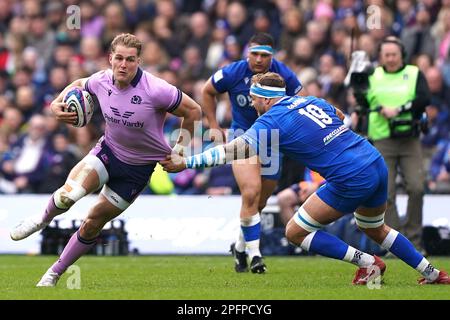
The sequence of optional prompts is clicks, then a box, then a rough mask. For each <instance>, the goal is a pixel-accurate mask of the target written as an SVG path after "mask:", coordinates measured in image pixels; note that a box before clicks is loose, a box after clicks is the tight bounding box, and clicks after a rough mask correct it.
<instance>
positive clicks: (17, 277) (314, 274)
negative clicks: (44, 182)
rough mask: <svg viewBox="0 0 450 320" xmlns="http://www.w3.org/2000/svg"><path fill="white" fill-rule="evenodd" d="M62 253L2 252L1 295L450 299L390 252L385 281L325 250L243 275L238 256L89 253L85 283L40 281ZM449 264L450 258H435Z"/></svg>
mask: <svg viewBox="0 0 450 320" xmlns="http://www.w3.org/2000/svg"><path fill="white" fill-rule="evenodd" d="M55 260H56V257H55V256H53V257H51V256H50V257H49V256H12V255H4V256H0V270H1V271H0V283H1V284H2V290H0V299H151V300H166V299H170V300H191V299H200V300H240V299H245V300H279V299H282V300H303V299H327V300H328V299H351V300H355V299H404V300H414V299H450V286H436V285H427V286H419V285H417V282H416V280H417V278H418V277H419V274H418V273H417V272H416V271H415V270H413V269H411V268H410V267H408V266H407V265H406V264H404V263H403V262H401V261H400V260H397V259H386V260H385V262H386V264H387V271H386V274H385V276H384V284H382V285H381V288H378V289H377V288H375V289H369V288H368V287H367V286H358V287H356V286H352V285H351V280H352V278H353V275H354V273H355V270H356V267H355V266H352V265H350V264H348V263H344V262H340V261H335V260H331V259H325V258H319V257H267V258H266V264H267V266H268V272H267V274H264V275H258V274H252V273H245V274H237V273H235V272H234V269H233V259H232V257H231V256H142V257H83V258H81V259H80V260H79V261H77V263H76V265H77V266H78V267H79V268H80V271H81V273H80V279H81V283H80V289H68V287H67V283H68V281H67V280H68V279H69V278H70V277H71V275H70V274H65V275H64V276H63V277H62V278H61V279H60V281H59V283H58V286H57V287H56V288H36V287H35V285H36V283H37V282H38V281H39V279H40V277H41V276H42V274H43V273H44V272H45V271H46V270H47V268H48V267H49V266H50V265H51V264H52V263H53V262H54V261H55ZM429 260H430V261H431V262H432V263H433V264H434V265H435V266H436V267H437V268H442V269H444V270H448V271H450V258H440V257H431V258H430V259H429Z"/></svg>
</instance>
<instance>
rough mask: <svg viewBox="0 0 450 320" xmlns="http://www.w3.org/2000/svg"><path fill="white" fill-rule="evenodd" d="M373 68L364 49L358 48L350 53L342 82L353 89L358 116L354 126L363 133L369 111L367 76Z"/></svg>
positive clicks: (365, 129) (365, 128)
mask: <svg viewBox="0 0 450 320" xmlns="http://www.w3.org/2000/svg"><path fill="white" fill-rule="evenodd" d="M374 70H375V68H374V66H373V65H372V63H371V62H370V59H369V56H368V54H367V53H366V52H365V51H362V50H358V51H355V52H353V53H352V60H351V64H350V68H349V70H348V73H347V76H346V77H345V80H344V84H345V86H346V87H350V88H352V90H353V96H354V97H355V99H356V102H357V105H356V108H355V112H356V114H357V116H358V121H357V124H356V126H355V128H354V130H355V131H356V132H360V133H365V132H366V131H367V117H366V115H367V114H368V112H369V109H368V106H367V103H366V97H365V96H366V93H367V91H368V90H369V76H370V75H371V74H372V73H373V72H374Z"/></svg>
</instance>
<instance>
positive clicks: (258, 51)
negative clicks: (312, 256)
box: [202, 33, 302, 273]
mask: <svg viewBox="0 0 450 320" xmlns="http://www.w3.org/2000/svg"><path fill="white" fill-rule="evenodd" d="M273 45H274V41H273V39H272V37H271V36H270V35H269V34H266V33H258V34H256V35H254V36H253V37H252V38H251V39H250V41H249V48H248V58H247V59H243V60H240V61H237V62H234V63H231V64H230V65H228V66H226V67H224V68H223V69H220V70H218V71H217V72H216V73H215V74H214V75H213V76H212V77H211V78H210V79H209V80H208V81H207V82H206V84H205V86H204V88H203V91H202V108H203V111H204V113H205V115H206V116H207V118H208V122H209V125H210V128H211V130H212V132H213V134H214V135H215V141H216V142H217V141H218V140H217V138H224V137H225V134H224V133H223V129H222V128H220V126H219V124H218V123H217V119H216V96H217V95H219V94H221V93H224V92H227V93H228V95H229V99H230V101H231V106H232V116H233V122H232V124H231V128H230V129H231V130H230V135H229V136H230V137H231V139H232V138H235V137H238V136H239V135H241V134H243V133H244V132H245V131H246V130H247V129H249V128H250V127H251V126H252V125H253V123H254V122H255V120H256V118H257V117H258V115H257V113H256V110H255V109H254V108H253V107H252V106H251V98H250V94H249V90H250V85H251V78H252V76H253V75H254V74H257V73H264V72H267V71H272V72H277V73H279V74H280V75H281V76H282V77H283V78H284V80H285V82H286V94H287V95H291V96H293V95H296V94H297V93H298V92H299V91H300V90H301V88H302V86H301V84H300V82H299V81H298V79H297V77H296V75H295V74H294V73H293V72H292V71H291V70H290V69H289V68H288V67H287V66H285V65H284V64H283V63H281V62H279V61H277V60H275V59H273V53H274V52H273ZM231 139H230V140H231ZM222 141H223V140H222ZM267 165H268V166H266V167H265V166H264V165H263V167H262V168H261V165H260V164H259V162H258V158H257V157H254V158H252V159H249V161H247V162H245V163H243V162H242V161H240V162H238V163H236V162H233V164H232V167H233V174H234V177H235V178H236V182H237V184H238V186H239V189H240V191H241V195H242V205H241V212H240V224H241V230H240V232H239V236H238V239H237V241H236V243H235V246H234V247H233V246H232V252H233V254H234V255H235V258H236V264H235V270H236V271H237V272H246V271H248V263H247V254H246V253H245V250H246V249H247V250H248V255H249V259H250V261H251V263H250V269H251V271H252V272H254V273H264V272H265V270H266V266H265V264H264V262H263V260H262V258H261V252H260V250H259V239H260V221H261V219H260V212H261V210H262V209H263V208H264V207H265V205H266V202H267V199H268V198H269V197H270V195H271V194H272V193H273V191H274V190H275V188H276V185H277V180H278V179H279V176H280V173H281V170H280V161H279V158H277V159H275V158H274V161H273V162H272V163H270V164H267Z"/></svg>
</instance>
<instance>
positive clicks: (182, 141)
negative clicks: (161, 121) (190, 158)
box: [172, 93, 202, 154]
mask: <svg viewBox="0 0 450 320" xmlns="http://www.w3.org/2000/svg"><path fill="white" fill-rule="evenodd" d="M182 95H183V96H182V98H181V102H180V105H179V106H178V108H176V109H175V111H173V112H172V114H174V115H176V116H177V117H180V118H183V120H182V121H181V127H180V129H181V130H180V135H179V136H178V139H177V143H176V145H175V147H174V151H175V152H176V153H178V154H182V150H183V149H184V148H186V147H187V146H188V145H189V142H190V140H191V139H192V137H193V135H194V122H195V121H201V119H202V109H201V108H200V105H199V104H198V103H197V102H195V101H194V100H193V99H192V98H191V97H189V96H188V95H187V94H184V93H182Z"/></svg>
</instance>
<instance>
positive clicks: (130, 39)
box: [111, 33, 142, 56]
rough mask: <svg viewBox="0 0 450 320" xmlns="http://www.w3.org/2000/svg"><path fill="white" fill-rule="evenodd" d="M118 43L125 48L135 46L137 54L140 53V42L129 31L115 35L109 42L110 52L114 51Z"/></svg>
mask: <svg viewBox="0 0 450 320" xmlns="http://www.w3.org/2000/svg"><path fill="white" fill-rule="evenodd" d="M119 45H122V46H125V47H127V48H136V50H137V55H138V56H140V55H141V50H142V42H141V41H140V40H139V39H138V38H137V37H136V36H135V35H133V34H131V33H122V34H119V35H118V36H116V37H115V38H114V39H113V41H112V42H111V52H112V53H114V52H115V51H116V48H117V46H119Z"/></svg>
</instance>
